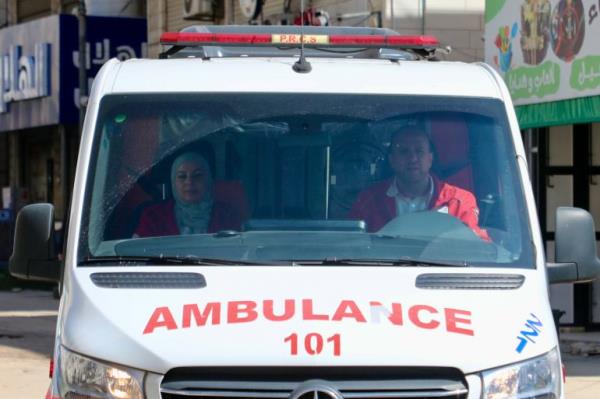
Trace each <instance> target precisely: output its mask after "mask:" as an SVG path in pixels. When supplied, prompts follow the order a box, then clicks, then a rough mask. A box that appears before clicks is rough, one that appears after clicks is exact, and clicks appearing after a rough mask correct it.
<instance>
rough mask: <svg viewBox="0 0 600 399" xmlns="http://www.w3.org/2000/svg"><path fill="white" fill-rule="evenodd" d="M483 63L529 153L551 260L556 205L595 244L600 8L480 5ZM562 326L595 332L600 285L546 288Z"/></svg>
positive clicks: (556, 1) (557, 3) (569, 0)
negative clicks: (583, 219)
mask: <svg viewBox="0 0 600 399" xmlns="http://www.w3.org/2000/svg"><path fill="white" fill-rule="evenodd" d="M485 22H486V26H485V60H486V62H487V63H488V64H490V65H492V66H493V67H495V68H496V69H497V70H498V72H499V73H500V74H501V75H502V77H503V78H504V80H505V82H506V84H507V86H508V89H509V91H510V93H511V95H512V98H513V101H514V103H515V108H516V112H517V116H518V119H519V124H520V126H521V129H522V131H523V138H524V141H525V145H526V149H527V150H528V154H529V165H530V172H531V179H532V183H533V187H534V193H535V195H536V199H537V203H538V212H539V216H540V223H541V228H542V233H543V235H544V239H545V241H546V252H547V257H548V260H549V261H552V260H553V258H554V230H555V226H554V219H555V212H556V208H557V207H558V206H576V207H581V208H584V209H588V210H589V211H590V212H591V213H592V215H593V216H594V219H595V222H596V228H597V232H596V237H597V239H598V240H600V233H599V232H600V41H598V38H599V37H600V1H599V0H519V1H512V0H511V1H507V0H486V13H485ZM551 297H552V305H553V307H554V308H557V309H561V310H563V311H565V312H566V313H565V315H564V316H563V317H562V319H561V323H562V324H563V325H575V326H583V327H586V328H587V329H598V328H600V282H594V283H588V284H577V285H572V284H562V285H556V286H552V287H551Z"/></svg>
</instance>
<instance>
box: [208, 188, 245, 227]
mask: <svg viewBox="0 0 600 399" xmlns="http://www.w3.org/2000/svg"><path fill="white" fill-rule="evenodd" d="M213 196H214V200H215V201H218V202H222V203H225V204H227V205H229V206H230V207H231V208H233V209H235V210H236V211H237V212H238V214H239V215H240V218H241V219H242V220H247V219H248V218H249V217H250V210H249V207H248V198H247V196H246V190H245V189H244V186H243V185H242V182H241V181H239V180H221V181H215V182H214V186H213Z"/></svg>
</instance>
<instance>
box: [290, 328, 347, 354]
mask: <svg viewBox="0 0 600 399" xmlns="http://www.w3.org/2000/svg"><path fill="white" fill-rule="evenodd" d="M302 341H303V342H302ZM283 342H285V343H289V344H290V355H292V356H297V355H298V348H299V342H300V343H303V344H304V345H303V348H302V349H304V352H305V353H306V354H307V355H310V356H315V355H320V354H321V353H322V352H323V350H324V349H327V348H326V346H327V347H330V348H331V349H330V350H331V351H332V352H333V356H340V355H341V354H342V339H341V336H340V334H334V335H332V336H331V337H327V338H324V337H323V336H322V335H321V334H319V333H309V334H306V335H305V336H304V339H303V340H301V341H300V340H299V338H298V334H297V333H292V334H290V335H288V336H287V337H285V338H284V339H283Z"/></svg>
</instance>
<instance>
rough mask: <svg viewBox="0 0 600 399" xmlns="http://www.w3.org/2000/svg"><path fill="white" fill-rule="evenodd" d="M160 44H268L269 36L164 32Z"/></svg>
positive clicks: (269, 41)
mask: <svg viewBox="0 0 600 399" xmlns="http://www.w3.org/2000/svg"><path fill="white" fill-rule="evenodd" d="M160 43H161V44H171V45H174V46H192V45H201V44H221V45H223V44H236V45H237V44H259V43H261V44H270V43H271V35H270V34H245V33H178V32H165V33H163V34H162V35H160Z"/></svg>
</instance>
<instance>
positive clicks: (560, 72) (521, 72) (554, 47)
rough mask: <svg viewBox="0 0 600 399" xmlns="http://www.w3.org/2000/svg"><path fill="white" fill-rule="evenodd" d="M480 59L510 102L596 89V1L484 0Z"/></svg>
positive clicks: (599, 23) (599, 88)
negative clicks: (492, 71) (502, 82)
mask: <svg viewBox="0 0 600 399" xmlns="http://www.w3.org/2000/svg"><path fill="white" fill-rule="evenodd" d="M486 8H489V9H490V10H494V14H493V15H488V16H486V19H487V21H486V26H485V61H486V62H487V63H488V64H490V65H492V66H493V67H494V68H496V69H497V70H498V72H499V73H500V74H501V75H502V77H503V78H504V80H505V82H506V84H507V86H508V89H509V91H510V93H511V96H512V98H513V100H514V102H515V104H516V105H522V104H533V103H541V102H548V101H556V100H564V99H570V98H577V97H587V96H593V95H599V94H600V41H599V40H598V39H597V38H598V37H600V0H514V1H513V0H511V1H506V0H486Z"/></svg>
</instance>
